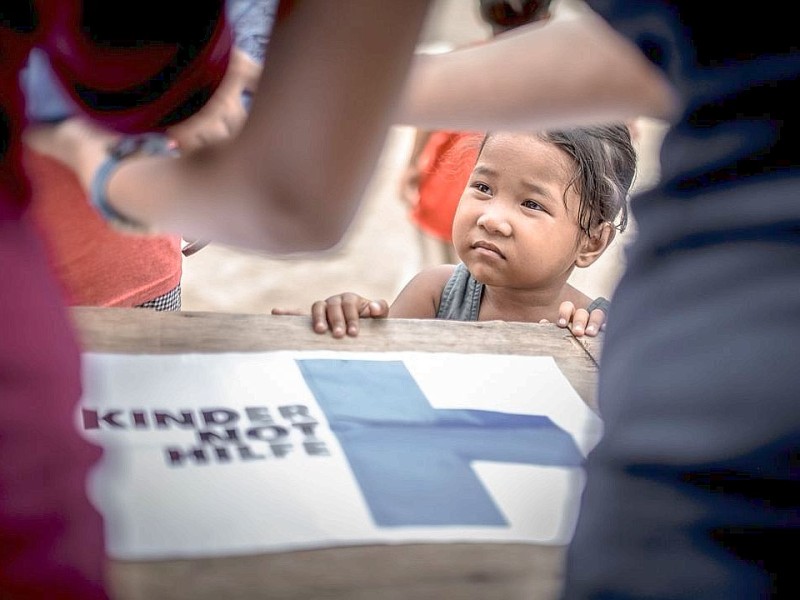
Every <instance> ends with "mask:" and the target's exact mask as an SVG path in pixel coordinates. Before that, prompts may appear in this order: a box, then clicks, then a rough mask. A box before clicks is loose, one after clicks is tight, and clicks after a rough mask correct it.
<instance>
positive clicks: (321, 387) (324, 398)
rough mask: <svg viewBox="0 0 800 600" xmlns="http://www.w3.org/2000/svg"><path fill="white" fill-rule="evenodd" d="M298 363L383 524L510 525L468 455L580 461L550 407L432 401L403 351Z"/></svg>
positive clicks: (545, 461)
mask: <svg viewBox="0 0 800 600" xmlns="http://www.w3.org/2000/svg"><path fill="white" fill-rule="evenodd" d="M297 363H298V365H299V367H300V371H301V372H302V374H303V377H304V378H305V380H306V383H307V384H308V386H309V388H310V389H311V392H312V393H313V394H314V396H315V398H316V400H317V402H318V403H319V405H320V407H321V408H322V410H323V411H324V412H325V415H326V416H327V418H328V421H329V422H330V425H331V428H332V430H333V432H334V433H335V434H336V436H337V437H338V439H339V443H340V444H341V446H342V448H343V449H344V452H345V454H346V456H347V459H348V461H349V462H350V466H351V468H352V470H353V473H354V474H355V477H356V479H357V480H358V483H359V485H360V486H361V491H362V493H363V494H364V497H365V499H366V501H367V504H368V505H369V508H370V511H371V512H372V516H373V518H374V520H375V522H376V523H377V524H378V525H379V526H385V527H403V526H445V525H475V526H504V525H505V526H507V525H508V522H507V521H506V519H505V517H504V516H503V514H502V513H501V512H500V510H499V509H498V507H497V506H496V505H495V503H494V501H493V500H492V498H491V496H490V495H489V494H488V493H487V491H486V489H485V488H484V486H483V484H482V483H481V481H480V479H479V478H478V477H477V475H476V474H475V472H474V471H473V469H472V466H471V464H470V463H471V462H472V461H474V460H485V461H498V462H506V463H524V464H536V465H551V466H567V467H577V466H580V465H582V464H583V456H582V454H581V453H580V451H579V450H578V448H577V446H576V445H575V442H574V441H573V439H572V437H571V436H570V435H569V434H568V433H567V432H565V431H564V430H563V429H561V428H559V427H558V426H557V425H555V423H553V422H552V421H551V420H550V419H549V418H547V417H544V416H532V415H518V414H510V413H500V412H493V411H484V410H436V409H434V408H433V407H432V406H431V405H430V403H429V402H428V400H427V399H426V398H425V395H424V394H423V393H422V390H420V389H419V386H418V385H417V382H416V381H415V380H414V378H413V377H412V376H411V373H409V372H408V369H406V366H405V365H404V364H403V363H402V362H401V361H362V360H316V359H314V360H298V361H297Z"/></svg>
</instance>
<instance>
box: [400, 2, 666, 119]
mask: <svg viewBox="0 0 800 600" xmlns="http://www.w3.org/2000/svg"><path fill="white" fill-rule="evenodd" d="M676 109H677V99H676V95H675V92H674V90H673V89H672V87H671V85H670V84H669V83H668V81H667V80H666V78H665V77H664V76H663V74H662V73H661V72H660V71H659V70H658V68H657V67H656V66H655V65H653V64H652V63H650V62H649V61H648V60H647V59H646V58H645V57H644V56H643V55H642V53H641V52H640V51H639V49H638V48H637V47H636V46H634V45H633V44H632V43H631V42H630V41H628V40H627V39H625V38H624V37H623V36H621V35H620V34H618V33H617V32H616V31H614V30H613V29H612V28H611V27H610V26H609V25H608V24H607V23H606V22H605V21H604V20H603V19H601V18H600V17H599V16H597V15H596V14H595V13H593V12H589V11H587V12H586V14H581V15H580V16H576V17H574V18H569V19H563V20H560V21H553V22H550V23H547V24H546V25H544V24H531V25H526V26H523V27H520V28H518V29H516V30H514V31H512V32H509V33H506V34H504V35H503V36H500V37H499V38H497V39H496V40H494V41H492V42H489V43H486V44H482V45H480V46H475V47H471V48H466V49H463V50H456V51H454V52H450V53H447V54H438V55H431V56H428V55H420V56H417V57H416V58H415V61H414V64H413V66H412V69H411V72H410V75H409V79H408V84H407V86H406V88H405V91H404V94H403V97H402V102H401V105H400V109H399V114H398V118H397V121H398V123H402V124H408V125H415V126H418V127H428V128H454V129H510V130H513V129H542V128H549V127H559V126H565V125H581V124H588V123H594V122H599V121H608V120H625V119H630V118H634V117H639V116H646V117H652V118H657V119H669V118H670V117H671V116H673V115H674V114H675V111H676Z"/></svg>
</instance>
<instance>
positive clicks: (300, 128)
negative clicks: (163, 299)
mask: <svg viewBox="0 0 800 600" xmlns="http://www.w3.org/2000/svg"><path fill="white" fill-rule="evenodd" d="M426 9H427V2H426V1H425V0H413V1H406V2H402V3H393V4H386V3H384V2H379V1H377V0H372V1H364V2H357V3H356V2H353V3H350V2H345V3H341V4H340V3H332V2H329V1H328V0H302V1H300V2H294V3H292V2H286V1H282V2H281V5H280V7H279V13H278V16H277V19H278V23H277V25H276V27H275V28H274V30H273V34H272V38H271V40H270V54H269V57H268V59H267V61H266V63H265V65H264V69H263V72H262V81H264V80H266V78H267V77H268V78H269V85H259V86H258V92H257V93H256V95H255V97H254V99H253V104H252V108H251V112H250V114H249V116H248V120H247V127H245V128H244V129H243V130H242V131H241V132H240V133H239V135H237V136H234V137H233V138H232V139H231V140H230V141H226V142H220V143H218V144H210V145H207V146H204V147H203V148H200V149H198V150H195V151H190V152H186V153H183V154H181V155H180V156H178V157H172V156H165V155H151V154H150V152H149V151H148V149H147V148H146V147H144V146H138V145H137V144H135V145H133V147H129V148H127V150H126V151H125V160H122V161H120V164H119V165H117V166H116V168H115V171H114V173H113V175H112V176H111V177H109V178H108V180H107V186H104V187H103V189H101V190H98V193H97V194H95V207H96V208H97V209H98V210H99V211H100V212H101V214H103V215H104V217H106V218H107V219H108V220H109V221H110V222H112V223H114V224H115V225H116V226H119V227H123V228H125V229H126V230H133V231H137V232H140V233H142V234H149V233H155V232H174V233H179V234H182V235H183V236H184V237H188V238H197V239H214V240H215V241H219V242H221V243H228V244H231V245H235V246H241V247H246V248H252V249H258V250H262V251H265V252H271V253H277V254H283V253H291V252H297V251H322V250H325V249H328V248H331V247H332V246H334V245H335V244H337V243H338V242H339V240H340V239H341V236H342V235H343V233H344V232H345V231H346V229H347V228H348V226H349V224H350V222H351V220H352V218H353V215H354V213H355V212H356V209H357V207H358V205H359V201H360V198H361V195H362V193H363V191H364V188H365V187H366V184H367V182H368V180H369V177H370V175H371V171H372V168H373V167H374V164H375V161H376V160H377V157H378V155H379V153H380V149H381V148H382V146H383V143H384V139H385V136H386V133H387V131H388V127H389V124H390V123H391V120H390V119H391V108H392V106H393V103H394V102H395V99H396V97H397V95H398V93H399V91H400V88H401V86H402V82H403V81H404V78H405V75H406V72H407V67H408V63H409V60H410V57H411V53H412V52H413V49H414V46H415V44H416V40H417V37H418V34H419V28H420V26H421V24H422V21H423V19H424V16H425V13H426ZM33 48H39V49H41V50H42V51H43V52H44V53H45V54H46V56H47V58H48V60H49V63H50V65H51V66H52V67H53V71H54V73H55V74H56V76H57V77H58V78H59V80H60V81H61V83H62V85H63V88H64V89H65V90H67V91H68V93H69V94H70V96H71V97H72V100H73V101H75V102H76V104H77V105H78V106H79V107H80V109H81V110H82V111H84V112H85V113H86V115H87V116H88V117H90V118H91V119H93V120H94V121H95V122H97V123H99V124H101V125H103V126H105V127H110V128H112V129H114V130H116V131H117V132H121V133H125V134H139V133H143V132H160V133H163V132H164V131H165V130H166V129H167V128H168V127H171V126H173V125H175V124H177V123H179V122H182V121H184V120H185V119H187V118H188V117H189V116H191V115H192V114H195V113H197V112H198V111H199V110H200V109H201V107H202V106H203V105H204V103H205V102H206V101H207V100H208V99H209V98H210V97H211V95H212V94H213V92H214V90H215V89H216V88H217V87H218V86H219V84H220V81H221V79H222V77H223V75H224V74H225V72H226V68H227V65H228V62H229V57H230V49H231V31H230V27H229V24H228V22H227V19H226V18H225V14H224V7H223V3H222V2H210V1H202V2H200V1H198V2H195V3H192V10H191V11H185V12H184V13H180V14H178V13H177V11H164V6H163V2H156V1H155V0H139V1H138V2H134V3H127V4H124V3H116V2H99V3H98V2H81V1H79V0H69V1H68V0H61V1H59V2H50V1H46V0H35V1H33V2H25V1H22V0H11V1H6V2H3V6H2V9H0V52H2V55H3V60H2V61H0V82H2V84H1V85H2V93H0V140H2V142H3V143H2V144H1V145H0V169H1V170H0V273H2V277H3V291H2V293H0V315H2V316H0V394H1V395H2V397H1V398H0V454H2V456H3V460H2V463H0V497H1V498H2V502H0V596H1V597H4V598H59V599H73V598H74V599H80V600H89V599H94V598H105V597H107V596H108V593H107V587H106V584H105V581H104V562H105V553H104V540H103V527H102V520H101V517H100V515H99V514H98V513H97V511H96V509H95V507H94V506H93V505H92V504H91V502H90V501H89V498H88V497H87V493H86V487H85V486H86V477H87V475H88V473H89V470H90V469H91V468H92V466H93V465H94V464H95V463H96V461H97V460H98V459H99V455H100V452H99V449H98V448H97V447H95V446H92V445H90V444H89V443H88V442H87V441H85V440H84V439H82V438H81V437H80V436H79V434H78V431H77V428H76V427H75V421H74V414H75V410H76V406H77V403H78V401H79V398H80V394H81V381H80V353H79V346H78V342H77V339H76V337H75V332H74V330H73V327H72V324H71V322H70V320H69V314H68V312H67V310H66V308H65V306H64V304H63V302H62V301H61V297H60V294H59V291H58V289H57V283H56V282H55V278H54V276H53V274H52V272H51V271H50V269H49V265H48V263H47V258H46V254H45V251H44V249H43V245H42V242H41V240H40V239H39V237H38V236H37V234H36V232H35V231H34V230H33V228H32V227H31V226H30V224H29V223H27V222H26V221H25V219H24V215H25V213H26V211H27V209H28V206H29V199H30V185H29V181H28V176H27V173H26V171H25V167H24V162H23V141H22V138H23V133H24V131H25V128H26V125H27V123H26V118H25V114H26V110H25V102H24V97H23V94H22V91H21V89H20V85H19V74H20V71H21V70H22V69H23V68H24V66H25V64H26V60H27V58H28V56H29V54H30V52H31V50H32V49H33ZM354 89H355V90H362V92H361V93H359V94H358V95H357V96H354V95H353V93H352V90H354ZM363 90H367V91H366V92H363ZM85 150H86V152H87V156H84V157H83V158H86V159H87V162H86V165H85V166H86V168H87V170H86V172H85V173H82V174H81V173H79V180H80V181H82V182H86V181H91V180H92V176H93V175H94V173H95V171H96V170H97V166H98V165H99V164H101V163H102V162H103V161H104V160H105V159H106V158H107V153H106V150H107V148H106V147H105V146H101V147H100V151H99V152H96V153H95V152H94V151H95V150H97V147H96V146H91V145H90V146H87V147H86V148H85ZM88 155H92V156H88ZM90 158H91V159H93V160H94V162H92V160H88V159H90ZM309 164H313V165H314V169H313V170H309V169H308V165H309ZM88 173H91V175H89V174H88ZM144 177H147V178H148V181H149V182H151V183H152V184H153V185H159V186H162V189H166V190H167V192H168V193H166V194H164V195H163V196H162V197H160V198H153V195H152V194H151V193H150V189H149V188H146V187H145V186H142V185H141V181H142V178H144Z"/></svg>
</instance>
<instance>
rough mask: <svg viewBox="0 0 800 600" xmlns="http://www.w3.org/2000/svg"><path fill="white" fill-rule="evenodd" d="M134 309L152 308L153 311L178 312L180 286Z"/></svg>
mask: <svg viewBox="0 0 800 600" xmlns="http://www.w3.org/2000/svg"><path fill="white" fill-rule="evenodd" d="M136 308H152V309H153V310H180V309H181V286H180V284H179V285H178V286H177V287H176V288H175V289H174V290H170V291H169V292H167V293H166V294H163V295H161V296H159V297H158V298H153V299H152V300H150V301H148V302H145V303H144V304H140V305H139V306H137V307H136Z"/></svg>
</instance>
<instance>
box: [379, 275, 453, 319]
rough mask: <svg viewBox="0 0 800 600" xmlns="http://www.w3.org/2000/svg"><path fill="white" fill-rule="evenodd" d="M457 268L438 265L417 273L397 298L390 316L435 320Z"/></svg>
mask: <svg viewBox="0 0 800 600" xmlns="http://www.w3.org/2000/svg"><path fill="white" fill-rule="evenodd" d="M455 268H456V267H455V265H438V266H436V267H430V268H427V269H424V270H422V271H420V272H419V273H417V274H416V275H415V276H414V277H413V278H412V279H411V281H409V282H408V283H407V284H406V286H405V287H404V288H403V290H402V291H401V292H400V294H399V295H398V296H397V298H395V301H394V302H393V303H392V307H391V309H390V311H389V314H390V315H391V316H392V317H405V318H416V319H433V318H435V317H436V311H437V309H438V307H439V299H440V297H441V295H442V290H443V289H444V286H445V284H446V283H447V280H448V279H450V276H451V275H452V274H453V271H454V270H455Z"/></svg>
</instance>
